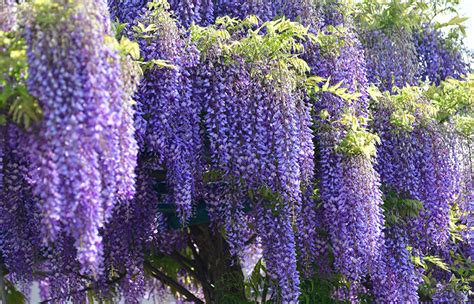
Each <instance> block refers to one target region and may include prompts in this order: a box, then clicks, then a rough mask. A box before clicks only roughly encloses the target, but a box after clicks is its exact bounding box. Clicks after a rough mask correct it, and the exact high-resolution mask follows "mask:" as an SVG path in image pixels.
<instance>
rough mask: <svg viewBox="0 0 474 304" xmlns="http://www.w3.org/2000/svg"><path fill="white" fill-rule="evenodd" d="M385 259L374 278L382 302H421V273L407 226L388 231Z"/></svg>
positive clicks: (384, 252) (374, 287) (375, 292)
mask: <svg viewBox="0 0 474 304" xmlns="http://www.w3.org/2000/svg"><path fill="white" fill-rule="evenodd" d="M384 232H385V237H386V239H385V244H384V249H383V253H382V255H383V259H382V261H381V264H380V265H378V271H377V273H376V274H375V275H374V277H373V293H374V294H375V295H376V296H377V298H378V299H379V300H380V301H381V302H383V303H418V286H419V285H420V283H421V282H422V278H421V274H420V272H419V271H418V270H417V269H416V268H415V265H414V264H413V262H412V261H411V253H410V252H409V251H408V249H407V247H408V245H409V239H408V236H407V233H406V227H400V226H399V225H397V224H395V225H394V226H393V227H387V228H386V229H385V230H384Z"/></svg>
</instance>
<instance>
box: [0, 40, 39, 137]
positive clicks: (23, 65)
mask: <svg viewBox="0 0 474 304" xmlns="http://www.w3.org/2000/svg"><path fill="white" fill-rule="evenodd" d="M0 49H2V50H3V51H2V52H1V53H0V87H1V88H2V91H1V92H0V110H4V111H3V112H4V113H5V114H7V116H5V115H2V116H0V124H3V123H5V122H6V121H7V120H11V121H13V122H15V123H17V124H18V125H21V126H22V127H24V128H26V129H27V128H29V127H30V125H31V123H32V122H36V121H38V120H40V119H41V109H40V107H39V105H38V103H37V101H36V100H35V98H33V97H32V96H31V95H30V94H29V93H28V90H27V88H26V78H27V76H28V71H27V61H26V45H25V42H24V40H23V38H22V37H18V36H16V35H15V33H7V32H1V31H0Z"/></svg>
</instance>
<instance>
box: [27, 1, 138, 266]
mask: <svg viewBox="0 0 474 304" xmlns="http://www.w3.org/2000/svg"><path fill="white" fill-rule="evenodd" d="M100 8H103V7H102V6H100V5H99V6H95V5H94V4H93V3H92V2H89V1H86V2H84V3H82V2H81V5H78V3H77V2H76V1H73V2H70V3H68V4H66V5H62V4H61V5H59V4H58V3H56V2H54V1H53V2H51V3H49V5H42V4H33V14H31V15H30V16H29V17H28V20H27V25H26V41H27V46H28V51H27V57H28V64H29V67H28V73H29V77H28V89H29V91H30V93H31V95H33V96H34V97H35V98H36V99H37V100H38V103H39V105H40V106H41V108H42V111H43V120H42V121H41V122H40V123H39V124H38V126H37V127H36V129H35V130H34V131H33V136H32V149H31V151H32V167H33V168H35V170H34V172H33V178H34V192H35V194H36V195H38V197H39V199H40V209H41V211H42V232H43V236H44V239H45V240H46V241H54V240H55V239H57V237H58V235H59V234H60V233H61V232H60V231H61V230H63V229H64V231H65V233H67V234H69V235H70V236H71V237H72V238H73V239H74V240H75V242H76V248H77V254H78V259H79V261H80V263H81V265H82V269H81V271H82V272H84V273H85V272H90V273H92V274H97V273H98V272H100V268H99V265H100V263H101V256H102V243H101V237H100V236H99V228H101V227H103V225H104V222H105V221H106V220H107V219H108V218H109V217H110V215H111V213H112V209H113V206H114V204H115V202H116V201H117V200H119V199H129V198H131V197H132V196H133V194H134V176H135V175H134V172H133V171H134V166H135V162H136V143H135V139H134V138H133V133H134V130H133V125H132V124H131V117H132V112H131V104H130V96H127V94H125V91H126V90H125V85H124V83H123V81H122V70H121V69H122V67H121V60H120V58H119V54H118V51H116V50H114V49H113V47H112V46H110V45H108V44H106V43H105V38H106V36H107V34H108V32H109V31H110V25H108V24H107V23H105V24H103V22H104V21H106V22H108V18H104V15H103V14H104V13H105V12H104V11H100ZM61 16H67V17H68V18H62V17H61ZM106 16H108V14H106ZM51 20H52V21H51ZM124 118H125V119H124Z"/></svg>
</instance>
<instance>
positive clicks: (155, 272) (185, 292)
mask: <svg viewBox="0 0 474 304" xmlns="http://www.w3.org/2000/svg"><path fill="white" fill-rule="evenodd" d="M144 265H145V267H147V268H148V269H149V270H150V272H151V275H152V276H153V277H155V278H156V279H158V280H160V281H161V282H162V283H164V284H166V285H168V286H170V287H171V288H173V289H175V290H176V291H178V292H179V293H180V294H182V295H183V296H185V297H186V300H187V301H194V303H196V304H204V302H203V301H202V300H201V299H199V298H198V297H196V296H195V295H194V294H192V293H191V292H190V291H189V290H187V289H186V288H184V287H183V286H181V285H180V284H179V283H178V282H176V281H175V280H173V279H172V278H170V277H169V276H167V275H166V274H165V273H163V272H161V271H160V270H158V269H157V268H155V267H154V266H153V265H151V263H150V262H149V261H145V262H144Z"/></svg>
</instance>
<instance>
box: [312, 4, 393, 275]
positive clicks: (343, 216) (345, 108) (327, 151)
mask: <svg viewBox="0 0 474 304" xmlns="http://www.w3.org/2000/svg"><path fill="white" fill-rule="evenodd" d="M324 16H325V19H324V20H325V21H324V22H325V23H326V24H328V25H332V26H337V25H338V23H337V22H341V21H340V20H341V17H340V16H339V15H338V13H337V10H335V9H334V8H331V9H330V10H329V11H328V12H327V13H324ZM343 39H344V45H343V46H342V47H341V48H340V50H339V52H338V53H323V52H320V55H319V58H318V60H317V61H316V60H314V61H315V63H314V70H313V71H314V73H315V74H316V75H320V76H323V77H327V78H329V77H330V79H331V82H332V83H333V84H337V83H338V82H341V83H342V86H344V87H346V88H348V89H349V90H350V91H352V92H354V91H356V90H358V91H360V92H362V95H361V97H360V98H359V99H357V100H354V101H347V100H344V99H342V98H340V97H336V96H333V95H329V94H325V95H323V96H321V97H320V99H319V100H317V101H315V104H314V108H315V113H316V121H317V138H318V141H319V149H318V151H319V154H318V162H319V169H318V173H317V174H318V179H319V183H318V188H319V191H320V194H321V201H322V204H323V217H324V221H325V223H326V227H327V229H328V232H329V241H330V244H331V247H332V250H333V254H334V266H335V268H336V270H337V271H339V272H340V273H342V274H343V275H344V276H345V277H346V278H347V279H348V280H349V281H351V282H353V283H354V282H358V281H359V280H360V279H362V278H363V277H364V275H365V274H366V273H367V271H370V270H371V269H372V268H373V266H374V263H376V262H375V261H376V260H377V259H378V255H379V254H380V253H381V248H382V247H381V244H382V243H383V235H382V228H383V222H384V221H383V216H382V210H381V208H380V207H381V205H382V194H381V192H380V189H379V185H380V182H379V177H378V174H377V172H376V171H375V170H374V168H373V165H372V159H371V156H370V155H364V154H360V153H359V152H355V151H354V152H355V153H352V152H350V149H349V150H346V149H338V148H336V147H338V146H340V147H343V146H344V144H345V143H348V142H350V138H351V136H352V135H353V133H352V132H351V131H349V132H348V129H347V125H346V123H347V122H348V121H345V117H346V118H347V117H349V116H351V115H352V117H360V118H361V119H362V120H363V117H364V116H366V115H367V113H368V102H367V96H366V93H365V92H366V85H367V80H366V68H365V62H364V60H363V59H364V56H363V52H362V48H361V46H360V43H359V42H358V40H357V38H356V37H355V36H354V35H353V34H352V33H350V32H347V33H346V34H345V36H343ZM348 113H352V114H350V115H349V116H347V114H348ZM351 124H352V123H351ZM356 124H357V123H356ZM353 126H355V125H353ZM360 127H361V128H362V129H360V130H359V131H363V129H364V128H365V126H364V124H361V125H360ZM351 128H352V127H351ZM367 144H368V145H369V146H370V145H373V143H371V141H370V140H369V142H367ZM344 150H346V151H345V152H344Z"/></svg>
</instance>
